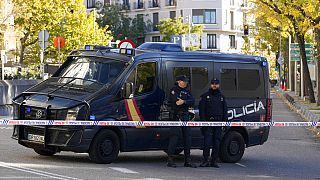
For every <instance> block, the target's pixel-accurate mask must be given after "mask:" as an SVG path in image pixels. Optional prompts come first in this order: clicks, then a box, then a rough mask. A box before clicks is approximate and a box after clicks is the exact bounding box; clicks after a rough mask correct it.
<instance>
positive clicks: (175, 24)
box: [158, 17, 203, 41]
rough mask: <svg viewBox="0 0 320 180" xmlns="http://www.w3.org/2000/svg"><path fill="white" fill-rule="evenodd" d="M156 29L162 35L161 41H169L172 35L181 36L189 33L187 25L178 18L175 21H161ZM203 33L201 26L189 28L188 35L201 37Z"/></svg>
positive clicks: (168, 19)
mask: <svg viewBox="0 0 320 180" xmlns="http://www.w3.org/2000/svg"><path fill="white" fill-rule="evenodd" d="M158 28H159V31H160V33H161V34H163V35H164V36H163V38H162V40H163V41H170V38H171V36H172V35H183V34H188V33H189V24H187V23H183V18H182V17H178V18H176V19H171V18H167V19H163V20H161V21H160V22H159V24H158ZM202 31H203V26H202V25H195V26H191V28H190V33H196V34H198V35H199V37H200V36H201V34H202Z"/></svg>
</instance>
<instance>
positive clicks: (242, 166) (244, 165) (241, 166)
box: [236, 163, 247, 168]
mask: <svg viewBox="0 0 320 180" xmlns="http://www.w3.org/2000/svg"><path fill="white" fill-rule="evenodd" d="M236 165H238V166H241V167H245V168H246V167H247V166H246V165H243V164H240V163H236Z"/></svg>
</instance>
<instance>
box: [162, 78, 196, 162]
mask: <svg viewBox="0 0 320 180" xmlns="http://www.w3.org/2000/svg"><path fill="white" fill-rule="evenodd" d="M188 82H189V79H188V78H187V76H186V75H180V76H177V77H176V85H175V86H174V87H173V88H171V90H170V95H169V104H170V106H171V112H170V113H171V118H172V120H175V121H189V111H188V109H189V108H190V107H193V105H194V98H193V96H192V95H191V93H190V91H189V90H188V89H187V86H188ZM169 133H170V134H169V145H168V150H167V153H168V162H167V166H168V167H176V166H177V165H176V164H175V163H174V161H173V155H174V152H175V150H176V148H177V144H178V140H179V136H180V134H181V133H182V138H183V145H184V158H185V163H184V166H185V167H192V168H195V167H197V166H196V165H195V164H192V163H191V155H190V148H191V129H190V127H185V126H182V127H171V128H170V132H169Z"/></svg>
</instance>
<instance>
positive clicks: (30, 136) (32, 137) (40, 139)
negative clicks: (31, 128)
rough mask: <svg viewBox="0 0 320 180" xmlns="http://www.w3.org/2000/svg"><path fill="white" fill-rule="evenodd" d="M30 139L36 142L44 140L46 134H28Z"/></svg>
mask: <svg viewBox="0 0 320 180" xmlns="http://www.w3.org/2000/svg"><path fill="white" fill-rule="evenodd" d="M28 140H29V141H36V142H42V143H43V142H44V136H41V135H36V134H28Z"/></svg>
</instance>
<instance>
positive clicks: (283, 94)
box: [275, 88, 320, 137]
mask: <svg viewBox="0 0 320 180" xmlns="http://www.w3.org/2000/svg"><path fill="white" fill-rule="evenodd" d="M275 90H276V91H275V93H276V94H277V95H278V96H279V97H280V98H281V99H282V100H283V101H284V102H285V103H286V104H287V105H288V106H289V108H290V109H291V110H292V111H294V112H296V113H298V114H299V115H300V116H301V117H302V118H303V119H304V120H306V121H318V122H320V107H319V106H317V105H316V103H309V102H306V101H304V100H303V99H301V98H300V97H299V96H297V95H295V93H294V92H291V91H283V90H282V89H279V88H275ZM310 130H311V131H312V132H314V133H315V135H316V136H317V137H320V127H310Z"/></svg>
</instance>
